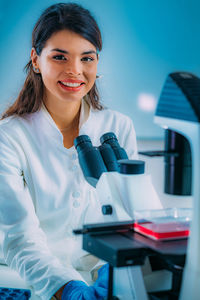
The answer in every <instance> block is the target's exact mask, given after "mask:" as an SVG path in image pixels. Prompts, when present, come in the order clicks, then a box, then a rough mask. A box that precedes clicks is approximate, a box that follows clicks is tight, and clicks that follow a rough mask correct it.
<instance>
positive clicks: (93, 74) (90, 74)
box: [87, 66, 97, 82]
mask: <svg viewBox="0 0 200 300" xmlns="http://www.w3.org/2000/svg"><path fill="white" fill-rule="evenodd" d="M87 74H88V78H89V80H90V81H93V82H94V81H95V80H96V75H97V67H96V66H94V67H92V68H90V69H88V72H87Z"/></svg>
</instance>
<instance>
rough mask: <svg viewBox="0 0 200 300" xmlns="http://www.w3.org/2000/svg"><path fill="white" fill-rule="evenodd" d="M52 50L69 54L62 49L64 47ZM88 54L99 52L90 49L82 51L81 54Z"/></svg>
mask: <svg viewBox="0 0 200 300" xmlns="http://www.w3.org/2000/svg"><path fill="white" fill-rule="evenodd" d="M51 51H57V52H60V53H64V54H69V52H68V51H66V50H62V49H59V48H54V49H52V50H51ZM86 54H96V55H97V52H96V51H94V50H89V51H85V52H82V53H81V55H86Z"/></svg>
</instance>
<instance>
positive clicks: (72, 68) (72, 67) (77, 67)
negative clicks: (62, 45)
mask: <svg viewBox="0 0 200 300" xmlns="http://www.w3.org/2000/svg"><path fill="white" fill-rule="evenodd" d="M65 73H67V74H70V75H73V76H77V75H80V74H81V73H82V65H81V61H80V60H79V59H69V60H68V62H67V64H66V67H65Z"/></svg>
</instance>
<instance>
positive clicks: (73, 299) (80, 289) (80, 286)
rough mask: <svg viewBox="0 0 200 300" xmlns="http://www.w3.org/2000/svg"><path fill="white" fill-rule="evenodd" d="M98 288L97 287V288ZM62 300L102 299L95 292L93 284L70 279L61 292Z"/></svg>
mask: <svg viewBox="0 0 200 300" xmlns="http://www.w3.org/2000/svg"><path fill="white" fill-rule="evenodd" d="M97 290H98V289H97ZM61 299H62V300H100V299H103V297H102V296H99V295H98V294H97V293H96V289H95V288H94V287H93V286H88V285H86V284H85V283H84V282H83V281H76V280H75V281H70V282H69V283H68V284H67V285H66V286H65V287H64V290H63V292H62V298H61Z"/></svg>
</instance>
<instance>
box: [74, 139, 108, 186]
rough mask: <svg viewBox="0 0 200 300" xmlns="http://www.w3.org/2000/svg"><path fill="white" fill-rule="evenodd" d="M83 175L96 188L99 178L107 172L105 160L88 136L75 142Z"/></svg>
mask: <svg viewBox="0 0 200 300" xmlns="http://www.w3.org/2000/svg"><path fill="white" fill-rule="evenodd" d="M74 145H75V148H76V150H77V153H78V159H79V163H80V166H81V169H82V171H83V174H84V176H85V178H86V180H87V182H88V183H89V184H91V185H92V186H93V187H95V186H96V184H97V182H98V179H99V177H100V176H101V174H102V173H103V172H107V169H106V166H105V164H104V161H103V158H102V157H101V154H100V152H99V150H98V148H97V147H94V146H93V145H92V142H91V140H90V138H89V136H88V135H80V136H78V137H77V138H76V139H75V140H74Z"/></svg>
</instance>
